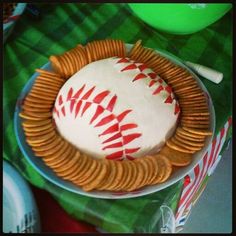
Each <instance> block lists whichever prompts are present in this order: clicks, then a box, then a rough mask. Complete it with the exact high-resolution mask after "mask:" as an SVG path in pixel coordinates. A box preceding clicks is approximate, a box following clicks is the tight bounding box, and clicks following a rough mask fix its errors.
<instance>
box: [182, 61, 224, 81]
mask: <svg viewBox="0 0 236 236" xmlns="http://www.w3.org/2000/svg"><path fill="white" fill-rule="evenodd" d="M185 64H186V65H187V66H189V67H190V68H191V69H192V70H193V71H194V72H196V73H197V74H199V75H201V76H202V77H204V78H206V79H208V80H210V81H212V82H214V83H216V84H219V83H220V82H221V81H222V79H223V73H221V72H219V71H216V70H213V69H211V68H209V67H206V66H203V65H199V64H196V63H192V62H190V61H186V62H185Z"/></svg>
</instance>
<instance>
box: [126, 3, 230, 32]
mask: <svg viewBox="0 0 236 236" xmlns="http://www.w3.org/2000/svg"><path fill="white" fill-rule="evenodd" d="M129 6H130V8H131V9H132V10H133V12H134V13H135V14H136V15H137V16H138V17H140V18H141V19H142V20H143V21H144V22H146V23H147V24H149V25H151V26H152V27H154V28H155V29H158V30H162V31H165V32H168V33H173V34H191V33H195V32H197V31H199V30H202V29H204V28H206V27H207V26H208V25H210V24H212V23H214V22H215V21H217V20H218V19H220V18H221V17H222V16H223V15H224V14H225V13H227V12H228V11H229V10H230V9H231V7H232V4H230V3H227V4H225V3H208V4H206V3H129Z"/></svg>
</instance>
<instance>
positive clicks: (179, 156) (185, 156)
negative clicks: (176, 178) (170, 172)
mask: <svg viewBox="0 0 236 236" xmlns="http://www.w3.org/2000/svg"><path fill="white" fill-rule="evenodd" d="M160 154H161V155H164V156H166V157H167V158H168V159H169V161H170V162H171V164H172V165H173V166H187V165H189V164H190V163H191V161H192V155H191V154H189V153H183V152H179V151H177V150H174V149H172V148H170V147H168V146H167V145H165V146H164V147H163V148H162V149H161V151H160Z"/></svg>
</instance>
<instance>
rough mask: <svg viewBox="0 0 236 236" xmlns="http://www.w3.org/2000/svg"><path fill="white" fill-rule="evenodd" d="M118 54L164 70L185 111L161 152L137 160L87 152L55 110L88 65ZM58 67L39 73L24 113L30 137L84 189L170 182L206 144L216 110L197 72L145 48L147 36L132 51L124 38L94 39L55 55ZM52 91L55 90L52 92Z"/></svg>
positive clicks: (60, 171) (54, 166)
mask: <svg viewBox="0 0 236 236" xmlns="http://www.w3.org/2000/svg"><path fill="white" fill-rule="evenodd" d="M113 56H118V57H127V56H128V57H130V58H131V59H132V60H135V61H137V62H142V63H144V64H146V66H148V67H149V68H151V69H152V70H153V71H154V72H155V73H157V74H158V75H160V76H161V77H162V78H163V79H164V80H165V82H166V83H167V84H169V85H170V86H171V87H172V90H173V92H174V94H175V96H176V99H177V100H178V102H179V105H180V109H181V114H180V119H179V122H178V126H177V128H176V131H175V133H174V135H173V136H172V137H171V138H170V139H169V140H167V141H166V144H165V145H164V147H163V148H162V149H161V150H160V151H159V152H158V153H156V154H155V155H148V156H144V157H140V158H137V159H135V160H132V161H131V160H123V161H115V160H107V159H96V158H93V157H91V156H88V155H87V154H85V153H82V152H81V151H80V150H78V148H76V147H74V146H73V145H72V144H70V143H69V142H68V141H67V140H65V139H64V138H63V137H61V136H60V134H59V133H58V132H57V129H56V126H55V124H54V120H53V118H52V109H53V105H54V102H55V99H56V97H57V94H58V92H59V90H60V88H61V87H62V86H63V84H64V83H65V82H66V80H67V79H69V78H70V77H71V76H72V75H73V74H75V73H76V72H77V71H79V70H80V69H81V68H83V67H84V66H85V65H87V64H89V63H91V62H93V61H96V60H100V59H104V58H109V57H113ZM49 60H50V61H51V64H52V68H53V71H47V70H43V69H36V71H37V72H38V73H39V75H38V76H37V78H36V80H35V82H34V85H33V87H32V88H31V90H30V92H29V93H28V94H27V96H26V97H25V99H24V102H23V105H22V111H21V112H20V114H19V116H20V117H21V118H23V120H24V121H23V122H22V126H23V130H24V133H25V136H26V142H27V143H28V144H29V145H30V146H31V148H32V150H33V151H34V153H35V155H36V156H38V157H40V158H42V160H43V161H44V163H45V164H46V165H47V166H49V167H50V168H51V169H52V170H53V171H54V172H55V173H56V174H57V175H58V176H59V177H61V178H63V179H66V180H68V181H71V182H72V183H74V184H76V185H78V186H80V187H82V189H83V190H84V191H91V190H108V191H127V192H129V191H133V190H136V189H140V188H141V187H144V186H147V185H155V184H159V183H163V182H165V181H166V180H167V179H168V178H169V177H170V176H171V174H172V172H173V170H174V169H177V168H179V167H183V166H186V165H189V164H190V163H191V161H192V157H193V154H194V153H195V152H197V151H199V150H201V148H202V147H203V146H204V143H205V139H206V137H207V136H209V135H212V132H211V131H209V125H210V112H209V108H208V103H207V98H206V96H205V94H204V93H203V91H202V89H201V88H200V87H199V85H198V84H197V82H196V80H195V78H194V77H193V75H192V74H191V73H190V72H189V71H187V70H186V69H184V68H182V67H181V66H178V65H176V64H174V63H173V62H172V61H170V60H169V59H167V58H165V57H163V56H162V55H160V54H158V53H157V52H156V51H155V50H152V49H149V48H145V47H143V46H142V44H141V40H139V41H137V42H136V43H135V44H134V46H133V47H132V49H131V51H130V52H129V53H128V55H127V53H126V47H125V43H124V42H123V41H121V40H112V39H106V40H99V41H93V42H89V43H88V44H87V45H85V46H83V45H81V44H79V45H77V46H76V47H75V48H73V49H71V50H69V51H67V52H65V53H64V54H62V55H52V56H51V57H50V58H49ZM48 91H50V95H49V93H48Z"/></svg>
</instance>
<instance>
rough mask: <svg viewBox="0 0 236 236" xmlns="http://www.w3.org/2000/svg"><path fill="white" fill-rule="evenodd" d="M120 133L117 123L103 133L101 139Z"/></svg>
mask: <svg viewBox="0 0 236 236" xmlns="http://www.w3.org/2000/svg"><path fill="white" fill-rule="evenodd" d="M117 131H119V124H118V123H116V124H114V125H112V126H110V127H109V128H107V129H106V130H105V131H104V132H103V133H101V134H99V137H100V136H102V135H107V134H112V133H115V132H117Z"/></svg>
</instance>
